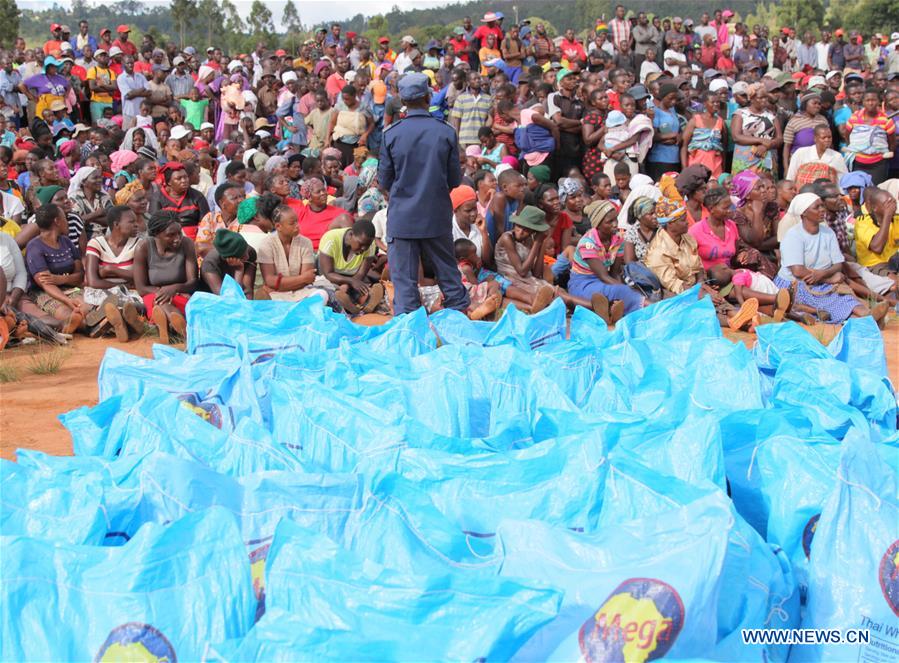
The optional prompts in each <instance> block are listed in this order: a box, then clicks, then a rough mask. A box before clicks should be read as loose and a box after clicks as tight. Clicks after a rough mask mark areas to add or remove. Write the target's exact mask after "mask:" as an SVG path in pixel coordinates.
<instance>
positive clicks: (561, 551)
mask: <svg viewBox="0 0 899 663" xmlns="http://www.w3.org/2000/svg"><path fill="white" fill-rule="evenodd" d="M732 520H733V519H732V518H731V515H730V513H729V510H728V506H727V499H726V497H724V496H723V495H721V494H720V493H719V494H712V495H708V496H706V497H703V498H701V499H698V500H696V501H694V502H692V503H690V504H689V505H687V506H685V507H682V508H680V509H672V510H669V511H666V512H664V513H662V514H658V515H650V516H646V517H642V518H640V519H638V520H632V521H627V522H621V523H619V524H618V525H617V526H616V527H615V528H607V529H604V530H602V531H600V532H599V533H597V534H580V533H575V532H571V531H567V530H564V529H562V528H558V527H552V526H550V525H546V524H544V523H539V522H536V521H506V522H504V523H502V524H501V525H500V527H499V530H498V532H497V536H498V538H499V542H498V548H499V550H501V551H502V555H503V558H502V567H501V570H500V574H501V575H502V576H508V577H512V578H515V577H520V578H539V579H541V580H543V581H544V582H546V583H548V584H549V585H550V586H553V587H558V588H559V589H561V590H563V591H564V592H565V597H564V600H563V603H562V609H561V611H560V613H559V616H558V617H557V618H556V619H555V620H554V621H553V622H552V623H550V624H549V625H547V626H545V627H543V629H541V630H540V632H538V633H537V634H536V635H535V636H534V638H532V640H531V641H530V642H529V643H528V644H527V645H525V647H523V648H522V650H521V651H520V652H519V656H518V659H519V660H527V661H546V660H551V661H552V660H559V661H572V660H575V659H580V658H583V659H586V660H636V659H638V658H648V657H649V656H650V655H651V656H652V657H653V658H663V657H669V658H672V659H679V658H689V657H704V656H706V655H707V654H708V652H710V651H711V650H712V649H713V647H714V645H715V640H716V633H717V628H718V627H717V615H716V613H717V603H718V593H719V591H720V589H721V587H720V578H721V569H722V565H723V563H724V558H725V555H726V551H727V537H728V531H729V530H730V527H731V525H732Z"/></svg>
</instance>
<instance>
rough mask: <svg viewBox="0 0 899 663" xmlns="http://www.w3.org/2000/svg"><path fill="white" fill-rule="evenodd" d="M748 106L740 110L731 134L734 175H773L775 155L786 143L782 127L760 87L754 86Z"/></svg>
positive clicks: (757, 84) (750, 88) (749, 94)
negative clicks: (784, 142)
mask: <svg viewBox="0 0 899 663" xmlns="http://www.w3.org/2000/svg"><path fill="white" fill-rule="evenodd" d="M747 94H748V96H749V105H748V106H746V107H745V108H739V109H737V111H736V112H735V113H734V116H733V119H732V120H731V125H730V133H731V137H732V138H733V141H734V160H733V167H732V168H731V172H732V173H733V174H734V175H737V174H738V173H740V172H742V171H744V170H753V171H755V172H765V173H772V172H774V168H775V165H776V164H775V161H774V155H775V154H776V150H777V148H778V147H779V146H780V144H781V143H782V142H783V138H782V136H781V129H780V125H779V124H778V123H777V121H776V118H775V116H774V113H772V112H771V111H770V110H769V109H768V93H767V92H766V91H765V86H764V85H762V84H761V83H753V84H752V85H750V86H749V91H748V93H747Z"/></svg>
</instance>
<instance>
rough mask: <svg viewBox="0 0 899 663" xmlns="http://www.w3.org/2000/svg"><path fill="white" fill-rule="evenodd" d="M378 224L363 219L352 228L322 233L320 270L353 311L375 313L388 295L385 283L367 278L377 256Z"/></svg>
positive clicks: (342, 301) (342, 300)
mask: <svg viewBox="0 0 899 663" xmlns="http://www.w3.org/2000/svg"><path fill="white" fill-rule="evenodd" d="M374 240H375V226H374V224H372V222H371V220H369V219H359V220H358V221H356V223H354V224H353V226H352V227H351V228H336V229H334V230H329V231H328V232H326V233H325V234H324V235H322V241H321V243H320V244H319V245H318V270H319V272H320V273H321V275H322V276H324V277H325V278H326V279H327V280H328V281H330V282H331V283H333V284H334V285H335V286H336V287H337V290H336V292H335V295H334V296H335V299H337V301H338V302H340V305H341V306H343V309H344V311H346V312H347V313H349V314H351V315H355V314H357V313H359V312H363V313H371V312H373V311H374V310H375V309H376V308H377V307H378V304H380V303H381V301H382V300H383V299H384V286H383V285H381V284H380V283H376V284H374V285H372V286H369V285H368V283H366V281H365V279H366V276H367V275H368V272H369V270H370V269H371V266H372V263H373V262H374V259H375V252H376V251H377V247H375V243H374Z"/></svg>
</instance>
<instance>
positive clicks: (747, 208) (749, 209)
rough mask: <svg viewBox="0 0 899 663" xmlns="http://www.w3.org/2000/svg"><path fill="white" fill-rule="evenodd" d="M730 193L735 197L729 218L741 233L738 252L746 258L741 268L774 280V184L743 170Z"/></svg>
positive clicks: (765, 177) (768, 179)
mask: <svg viewBox="0 0 899 663" xmlns="http://www.w3.org/2000/svg"><path fill="white" fill-rule="evenodd" d="M731 193H732V194H733V195H735V196H736V197H737V203H736V207H737V210H736V212H734V214H733V216H732V219H733V222H734V223H736V224H737V230H739V232H740V249H741V250H746V251H747V255H748V257H747V260H746V261H745V262H744V263H743V264H744V266H745V267H747V268H748V269H752V270H753V271H756V272H761V273H762V274H764V275H765V276H767V277H768V278H774V276H775V274H776V273H777V257H776V255H775V251H776V250H777V220H778V216H779V210H778V207H777V203H776V202H775V200H774V199H775V195H776V194H775V189H774V183H773V182H772V180H771V179H770V177H768V176H767V175H764V176H762V175H758V174H757V173H755V172H753V171H751V170H744V171H741V172H740V173H738V174H737V175H735V176H734V178H733V182H732V183H731Z"/></svg>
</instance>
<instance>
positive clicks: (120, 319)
mask: <svg viewBox="0 0 899 663" xmlns="http://www.w3.org/2000/svg"><path fill="white" fill-rule="evenodd" d="M106 227H107V228H109V230H108V231H107V232H106V234H104V235H97V236H96V237H94V238H93V239H91V241H89V242H88V243H87V250H86V251H85V254H84V255H85V261H86V262H87V269H86V277H85V282H86V286H87V287H86V288H85V289H84V301H85V302H86V303H87V304H89V305H90V306H97V307H99V308H101V309H102V310H103V312H104V313H105V314H106V319H107V320H108V321H109V323H110V324H111V325H112V327H113V329H114V330H115V335H116V339H118V341H119V342H121V343H124V342H126V341H127V340H128V328H129V327H130V328H131V329H132V330H134V331H135V332H136V333H138V334H140V333H142V332H143V331H144V325H143V323H142V322H141V320H140V312H142V311H143V302H142V301H141V298H140V295H138V294H137V292H136V291H135V290H134V271H133V270H134V253H135V251H137V247H138V245H139V244H140V239H138V237H137V217H136V216H135V214H134V212H132V211H131V209H130V208H129V207H126V206H124V205H116V206H114V207H110V208H109V210H108V211H107V213H106ZM138 309H140V311H139V310H138Z"/></svg>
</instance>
